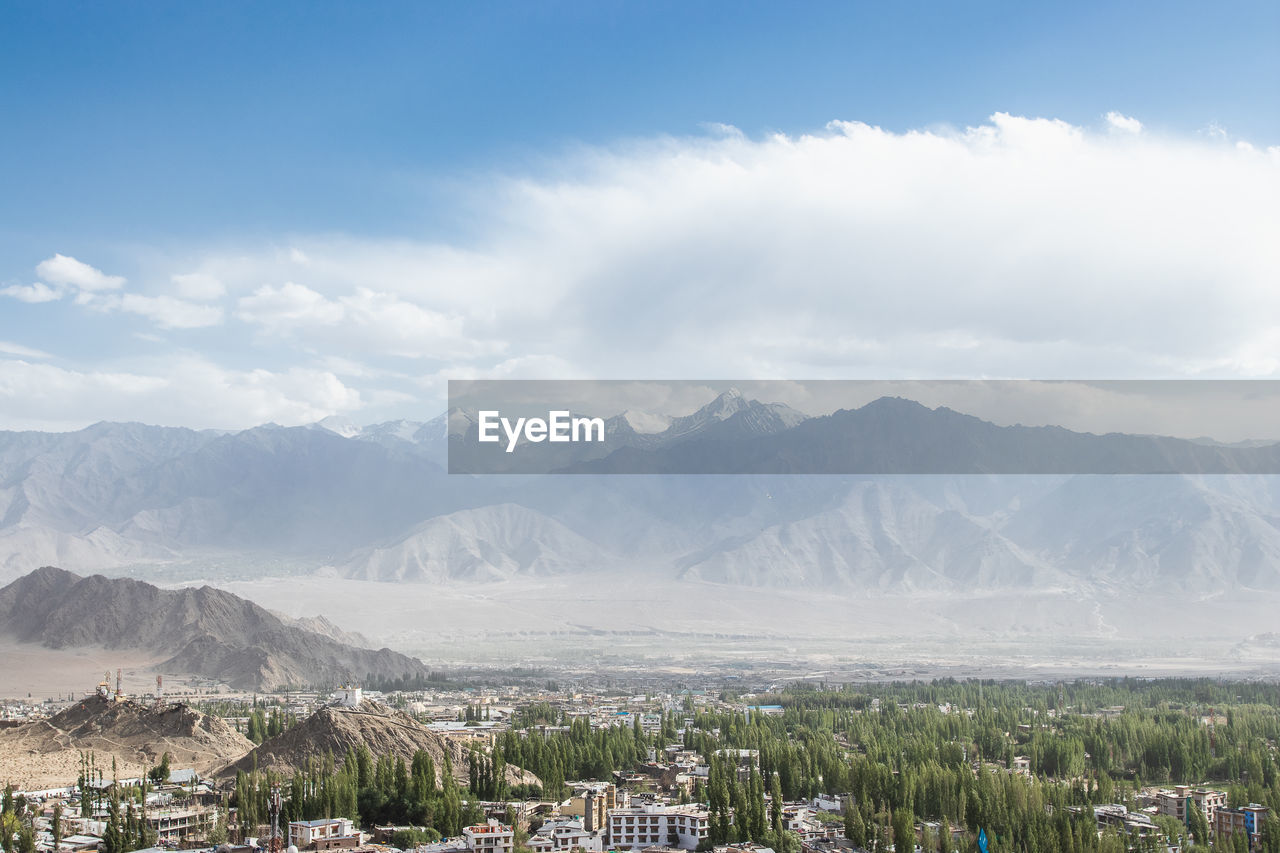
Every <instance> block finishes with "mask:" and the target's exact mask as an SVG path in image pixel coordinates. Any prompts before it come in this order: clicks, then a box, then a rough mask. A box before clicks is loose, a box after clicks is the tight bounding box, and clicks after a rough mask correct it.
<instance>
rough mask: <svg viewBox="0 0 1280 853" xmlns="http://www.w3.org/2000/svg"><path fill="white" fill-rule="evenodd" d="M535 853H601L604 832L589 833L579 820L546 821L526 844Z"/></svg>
mask: <svg viewBox="0 0 1280 853" xmlns="http://www.w3.org/2000/svg"><path fill="white" fill-rule="evenodd" d="M526 844H527V846H528V847H529V849H530V850H534V851H536V853H562V851H574V850H580V851H583V853H601V851H603V850H604V846H605V845H604V831H603V830H596V831H589V830H587V829H585V828H584V827H583V822H582V821H580V820H559V821H548V822H547V823H544V824H543V825H542V826H540V827H539V828H538V831H537V832H535V833H534V834H533V835H532V836H530V838H529V840H528V842H527V843H526Z"/></svg>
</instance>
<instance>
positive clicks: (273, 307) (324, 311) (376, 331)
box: [236, 282, 500, 359]
mask: <svg viewBox="0 0 1280 853" xmlns="http://www.w3.org/2000/svg"><path fill="white" fill-rule="evenodd" d="M236 316H237V317H239V318H240V319H241V320H243V321H244V322H246V323H250V324H252V325H256V326H260V327H262V328H263V329H264V331H266V332H268V333H270V334H271V335H281V334H292V335H297V336H299V337H301V338H302V339H304V340H307V341H308V342H310V343H311V344H312V345H313V346H317V347H326V346H327V347H334V346H335V345H336V346H337V347H339V348H342V349H343V350H344V351H345V349H346V348H348V347H354V348H355V349H357V350H359V351H362V352H374V353H378V354H381V355H392V356H398V357H402V358H438V359H448V358H463V359H465V358H469V357H471V356H473V355H474V354H476V353H477V352H496V351H498V350H500V344H497V343H494V342H488V343H486V342H484V341H479V340H475V339H473V338H471V337H469V336H468V334H467V332H466V329H465V323H464V320H463V318H462V317H460V316H458V315H455V314H449V313H445V312H442V311H435V310H431V309H428V308H424V307H422V306H421V305H419V304H417V303H416V302H414V301H411V300H407V299H404V298H402V297H400V296H398V295H396V294H393V293H389V292H386V291H378V290H373V289H371V288H368V287H356V288H355V290H354V291H353V292H351V293H348V294H345V295H342V296H339V297H337V298H336V299H329V298H327V297H325V296H324V295H322V294H321V293H318V292H317V291H315V290H312V289H311V288H309V287H307V286H305V285H301V284H297V283H294V282H285V283H284V284H282V285H280V286H274V285H263V286H262V287H259V288H258V289H257V290H255V291H254V292H253V293H252V294H250V295H249V296H245V297H242V298H241V299H240V301H239V305H238V309H237V312H236Z"/></svg>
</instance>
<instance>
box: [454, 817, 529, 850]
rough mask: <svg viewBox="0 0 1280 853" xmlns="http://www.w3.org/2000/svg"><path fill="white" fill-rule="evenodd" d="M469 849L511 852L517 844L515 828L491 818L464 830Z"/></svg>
mask: <svg viewBox="0 0 1280 853" xmlns="http://www.w3.org/2000/svg"><path fill="white" fill-rule="evenodd" d="M462 837H463V838H465V839H466V840H467V849H468V850H472V851H475V853H511V851H512V850H513V849H514V848H515V846H516V833H515V830H514V829H513V828H512V827H510V826H507V825H506V824H505V823H499V822H498V821H496V820H490V821H489V822H488V823H478V824H476V825H475V826H468V827H466V828H465V829H463V830H462Z"/></svg>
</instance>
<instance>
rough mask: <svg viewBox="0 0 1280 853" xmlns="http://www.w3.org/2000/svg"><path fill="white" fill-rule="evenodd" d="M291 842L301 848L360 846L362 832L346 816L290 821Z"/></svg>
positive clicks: (329, 848) (321, 848) (322, 848)
mask: <svg viewBox="0 0 1280 853" xmlns="http://www.w3.org/2000/svg"><path fill="white" fill-rule="evenodd" d="M289 843H290V844H291V845H293V846H294V847H297V848H298V849H299V850H335V849H343V848H351V847H359V846H360V843H361V837H360V833H359V832H357V831H356V827H355V824H354V823H352V822H351V821H350V820H349V819H347V818H345V817H335V818H328V819H321V820H294V821H290V822H289Z"/></svg>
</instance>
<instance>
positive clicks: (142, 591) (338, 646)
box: [0, 566, 427, 690]
mask: <svg viewBox="0 0 1280 853" xmlns="http://www.w3.org/2000/svg"><path fill="white" fill-rule="evenodd" d="M0 634H3V635H7V636H10V637H12V638H13V639H16V640H18V641H19V642H22V643H32V644H38V645H42V646H45V647H48V648H54V649H65V648H76V647H99V648H108V649H138V650H143V651H147V652H151V653H154V654H162V655H169V657H168V658H167V659H165V660H164V662H163V663H161V664H159V665H157V667H156V669H157V670H158V671H160V672H168V673H175V674H182V675H197V676H201V677H204V678H210V679H214V680H216V681H221V682H224V683H226V684H229V685H231V686H232V687H236V688H241V689H246V690H264V689H273V688H276V687H279V686H282V685H298V686H302V685H307V686H325V685H331V684H335V683H337V682H340V681H344V680H346V679H349V678H360V679H363V678H375V679H376V678H386V677H396V678H398V677H400V676H403V675H409V676H417V675H425V674H426V672H427V670H426V667H425V666H424V665H423V664H422V662H421V661H418V660H416V659H414V658H411V657H407V656H405V655H402V654H399V653H397V652H393V651H390V650H389V649H380V650H377V651H374V650H371V649H364V648H359V647H357V646H353V645H350V644H347V643H343V642H341V641H339V640H336V639H334V638H333V637H332V636H329V635H327V634H322V633H318V632H316V631H311V630H307V629H306V628H303V627H301V626H300V625H299V624H297V623H290V622H286V621H284V620H282V619H281V618H280V617H278V616H276V615H275V614H273V613H271V612H269V611H268V610H265V609H264V608H262V607H259V606H258V605H256V604H254V603H252V602H250V601H246V600H245V599H243V598H240V597H238V596H235V595H232V594H231V593H229V592H224V591H222V590H218V589H213V588H212V587H199V588H188V589H175V590H166V589H160V588H158V587H155V586H152V585H151V584H148V583H143V582H141V581H136V580H131V579H127V578H105V577H102V576H101V575H94V576H92V577H87V578H86V577H80V576H79V575H76V574H73V573H72V572H68V571H64V570H62V569H57V568H53V567H50V566H46V567H44V568H41V569H37V570H36V571H34V572H32V573H30V574H29V575H26V576H25V577H22V578H19V579H18V580H16V581H14V582H13V583H11V584H9V585H8V586H6V587H4V588H3V589H0Z"/></svg>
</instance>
